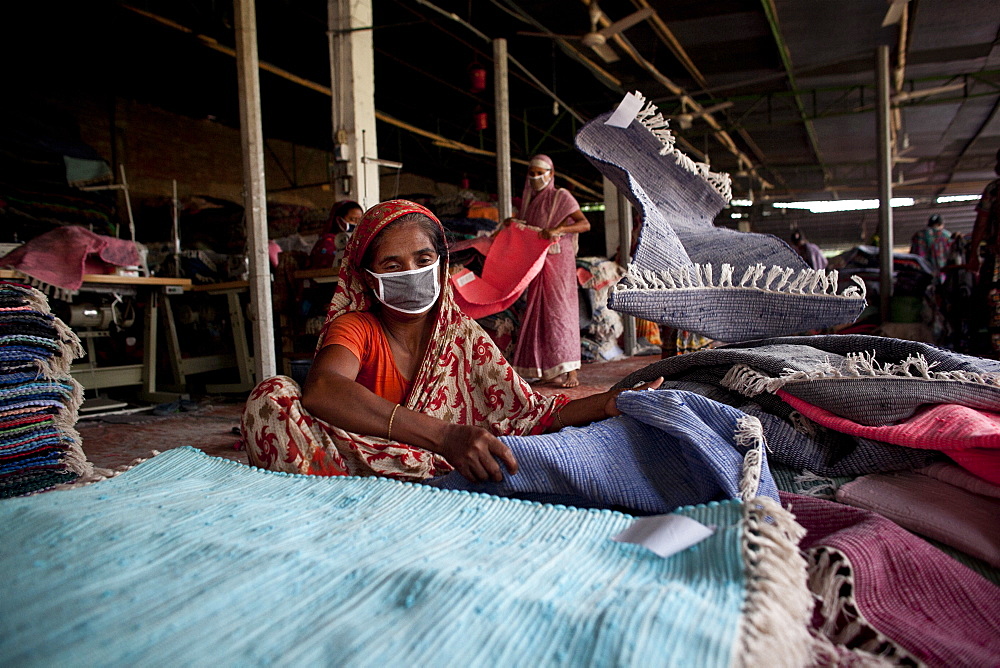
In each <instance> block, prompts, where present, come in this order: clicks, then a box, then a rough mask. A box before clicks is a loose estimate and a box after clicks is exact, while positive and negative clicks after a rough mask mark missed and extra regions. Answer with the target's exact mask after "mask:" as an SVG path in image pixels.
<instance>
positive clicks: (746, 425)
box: [736, 415, 766, 503]
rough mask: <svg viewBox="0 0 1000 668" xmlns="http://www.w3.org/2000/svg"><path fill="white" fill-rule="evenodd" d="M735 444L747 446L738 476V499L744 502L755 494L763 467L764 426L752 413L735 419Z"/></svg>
mask: <svg viewBox="0 0 1000 668" xmlns="http://www.w3.org/2000/svg"><path fill="white" fill-rule="evenodd" d="M736 445H738V446H740V447H743V448H747V453H746V455H744V456H743V473H742V475H741V476H740V499H741V500H742V501H743V502H744V503H746V502H748V501H750V500H751V499H753V498H754V497H755V496H757V492H758V490H759V488H760V477H761V475H762V470H763V467H764V447H765V446H766V442H765V441H764V428H763V426H762V425H761V424H760V420H758V419H757V418H756V417H754V416H753V415H746V416H744V417H741V418H740V419H738V420H737V421H736Z"/></svg>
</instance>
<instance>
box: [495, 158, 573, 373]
mask: <svg viewBox="0 0 1000 668" xmlns="http://www.w3.org/2000/svg"><path fill="white" fill-rule="evenodd" d="M519 215H520V218H521V219H522V220H524V221H526V222H527V223H528V224H529V225H534V226H535V227H539V228H541V232H539V236H541V237H543V238H545V239H551V240H552V242H553V243H552V246H551V247H550V248H549V254H548V255H547V256H546V258H545V265H544V266H543V267H542V270H541V272H539V274H538V276H536V277H535V279H534V280H533V281H532V282H531V284H530V285H528V290H527V299H528V307H527V310H526V311H525V313H524V318H523V320H522V322H521V332H520V334H519V336H518V340H517V348H516V349H515V351H514V357H513V360H512V362H513V365H514V369H515V370H516V371H517V372H518V373H519V374H521V376H523V377H524V378H541V379H542V380H544V381H549V382H552V383H554V384H555V385H558V386H560V387H576V386H577V385H579V384H580V381H579V380H578V379H577V374H576V372H577V369H579V368H580V304H579V302H578V301H577V284H576V283H577V281H576V249H577V245H578V243H577V235H578V234H580V233H581V232H586V231H587V230H589V229H590V223H589V222H588V221H587V218H586V217H585V216H584V215H583V212H582V211H581V210H580V205H579V204H577V201H576V198H574V197H573V196H572V195H571V194H570V193H569V191H568V190H566V189H565V188H556V186H555V168H554V166H553V164H552V159H551V158H549V157H548V156H546V155H536V156H535V157H533V158H532V159H531V161H530V163H529V164H528V178H527V179H525V182H524V195H523V196H522V198H521V207H520V211H519Z"/></svg>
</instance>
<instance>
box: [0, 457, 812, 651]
mask: <svg viewBox="0 0 1000 668" xmlns="http://www.w3.org/2000/svg"><path fill="white" fill-rule="evenodd" d="M678 512H680V513H682V514H684V515H687V516H690V517H692V518H694V519H696V520H698V521H699V522H702V523H704V524H707V525H714V526H715V527H717V529H716V532H715V534H714V535H713V536H711V537H710V538H709V539H707V540H706V541H704V542H702V543H699V544H698V545H696V546H694V547H692V548H689V549H688V550H685V551H683V552H681V553H678V554H676V555H674V556H672V557H670V558H668V559H661V558H660V557H657V556H656V555H655V554H653V553H652V552H650V551H648V550H646V549H645V548H643V547H639V546H636V545H629V544H622V543H617V542H614V541H612V540H611V537H612V536H614V535H616V534H617V533H619V532H620V531H622V530H623V529H624V528H625V527H627V526H628V525H629V524H630V523H631V522H632V521H633V518H631V517H630V516H628V515H623V514H621V513H615V512H611V511H607V510H600V511H599V510H581V509H575V508H566V507H558V506H551V505H542V504H537V503H530V502H525V501H518V500H513V499H501V498H497V497H492V496H487V495H481V494H470V493H467V492H453V491H444V490H437V489H433V488H429V487H426V486H423V485H414V484H407V483H400V482H396V481H392V480H387V479H378V478H316V477H307V476H293V475H287V474H280V473H272V472H266V471H261V470H258V469H253V468H250V467H246V466H243V465H241V464H238V463H236V462H232V461H229V460H225V459H220V458H213V457H209V456H207V455H205V454H203V453H201V452H199V451H197V450H194V449H191V448H178V449H175V450H170V451H167V452H166V453H164V454H162V455H158V456H156V457H154V458H152V459H151V460H148V461H146V462H144V463H142V464H140V465H138V466H137V467H135V468H133V469H130V470H129V471H126V472H125V473H123V474H121V475H119V476H117V477H114V478H111V479H108V480H104V481H101V482H98V483H95V484H92V485H89V486H83V487H80V488H77V489H71V490H68V491H58V492H49V493H46V494H40V495H36V496H32V497H25V498H17V499H8V500H5V501H2V502H0V526H2V527H4V529H3V533H4V535H3V540H2V541H0V568H2V571H3V573H4V576H5V577H4V585H3V587H4V591H3V595H2V596H0V662H2V663H3V664H5V665H21V666H54V665H81V666H85V665H101V666H125V665H127V666H135V665H147V666H148V665H162V666H165V665H247V664H253V665H261V664H267V665H271V664H279V665H338V666H343V665H348V666H395V665H414V664H416V665H456V666H458V665H515V664H522V665H553V664H562V665H566V664H569V665H643V666H646V665H697V666H729V665H734V664H737V665H753V664H754V663H756V662H760V661H763V660H765V658H766V657H768V656H769V655H770V654H771V653H773V652H774V648H776V647H780V650H781V651H780V655H781V658H782V659H784V660H785V661H786V662H787V665H802V664H803V663H805V662H806V660H807V652H808V646H809V642H810V641H809V635H808V632H807V630H806V624H807V623H808V619H809V615H810V611H811V599H810V597H809V594H808V591H807V589H806V586H805V562H804V560H803V559H802V557H801V556H800V555H799V553H798V551H797V549H796V545H797V542H798V539H799V537H800V536H801V533H800V532H801V528H800V527H799V526H798V525H797V524H795V523H794V521H793V520H792V519H791V518H790V516H789V515H788V514H787V513H786V512H785V511H784V510H782V509H781V508H780V507H779V506H777V504H775V503H773V502H772V501H771V500H770V499H766V498H764V499H760V500H755V501H754V502H753V503H752V504H743V503H741V502H739V501H727V502H722V503H712V504H708V505H704V506H697V507H687V508H683V509H680V510H679V511H678ZM765 516H767V517H768V518H769V520H771V521H766V520H765V519H764V518H765ZM768 633H771V634H772V635H768ZM773 634H777V635H773Z"/></svg>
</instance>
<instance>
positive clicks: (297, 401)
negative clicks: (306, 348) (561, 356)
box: [241, 200, 569, 481]
mask: <svg viewBox="0 0 1000 668" xmlns="http://www.w3.org/2000/svg"><path fill="white" fill-rule="evenodd" d="M410 213H421V214H423V215H425V216H427V217H428V218H430V219H431V220H433V221H434V222H435V223H437V224H438V225H439V226H440V224H441V223H440V221H438V219H437V218H436V217H435V216H434V214H432V213H431V212H430V211H429V210H427V209H425V208H424V207H422V206H420V205H419V204H415V203H413V202H408V201H406V200H392V201H388V202H382V203H380V204H377V205H376V206H374V207H372V208H371V209H369V210H368V211H367V212H366V213H365V216H364V218H362V220H361V223H360V224H359V225H358V229H357V230H356V231H355V233H354V235H353V236H352V237H351V241H350V243H349V244H348V247H347V249H346V253H345V256H344V261H343V263H342V264H341V267H340V273H339V275H338V280H337V288H336V291H335V293H334V295H333V299H332V300H331V302H330V306H329V309H328V311H327V317H326V322H325V324H324V326H323V331H322V332H321V333H320V337H319V340H320V342H322V341H323V339H324V335H325V332H326V329H327V327H329V324H330V323H331V322H332V321H333V320H335V319H336V318H338V317H340V316H341V315H343V314H345V313H348V312H351V311H367V310H369V309H370V308H371V306H372V298H371V295H370V294H369V293H368V290H367V288H366V287H365V284H364V282H363V281H362V278H361V272H362V271H363V270H362V268H361V261H362V258H363V257H364V254H365V251H366V250H367V248H368V246H369V245H370V243H371V242H372V241H373V240H374V239H375V237H377V236H378V234H379V233H380V232H381V231H382V230H383V229H385V227H386V226H387V225H389V224H390V223H392V222H393V221H395V220H396V219H398V218H400V217H401V216H404V215H406V214H410ZM445 259H447V258H445ZM436 308H437V315H436V319H435V323H434V330H433V333H432V335H431V342H430V344H429V345H428V347H427V351H426V352H425V354H424V358H423V361H422V362H421V364H420V368H419V369H418V371H417V374H416V376H415V377H414V379H413V383H412V386H411V388H410V392H409V394H408V395H407V397H406V399H405V401H404V403H403V405H404V406H405V407H406V408H409V409H411V410H414V411H419V412H421V413H425V414H427V415H431V416H434V417H437V418H440V419H442V420H445V421H446V422H453V423H457V424H473V425H478V426H481V427H483V428H485V429H487V430H489V431H490V432H491V433H493V434H495V435H497V436H503V435H519V436H523V435H527V434H538V433H542V432H543V431H545V430H546V429H547V428H548V427H549V425H551V424H552V421H553V420H554V419H555V414H556V412H558V411H559V410H560V409H561V408H562V407H563V406H564V405H565V404H566V403H568V402H569V400H568V399H567V398H566V397H564V396H558V397H544V396H542V395H540V394H537V393H535V392H533V391H532V390H531V387H530V386H529V385H528V384H527V383H526V382H525V381H524V380H523V379H522V378H521V377H520V376H519V375H518V374H517V373H515V371H514V369H513V367H511V365H510V364H509V363H508V362H507V360H506V359H504V357H503V355H502V354H501V353H500V351H499V350H498V349H497V347H496V346H495V345H494V343H493V341H492V339H490V337H489V336H488V335H487V334H486V332H485V331H483V329H482V328H481V327H480V326H479V325H478V324H477V323H476V322H475V321H474V320H472V319H470V318H469V317H468V316H466V315H465V314H464V313H462V311H461V310H460V309H459V308H458V306H456V304H455V301H454V298H453V296H452V291H451V286H450V284H449V282H448V281H444V282H443V285H442V290H441V298H440V301H439V303H438V306H437V307H436ZM320 345H322V343H321V344H320ZM241 429H242V433H243V440H244V442H245V443H246V447H247V452H248V455H249V457H250V463H251V464H252V465H254V466H258V467H261V468H265V469H270V470H274V471H285V472H289V473H303V474H310V475H381V476H390V477H393V478H398V479H401V480H410V481H414V480H422V479H424V478H428V477H433V476H436V475H440V474H443V473H447V472H449V471H451V470H452V467H451V466H450V465H449V464H448V462H446V461H445V460H444V458H443V457H441V456H440V455H437V454H435V453H432V452H429V451H427V450H424V449H422V448H418V447H415V446H412V445H408V444H406V443H400V442H398V441H387V440H386V439H384V438H379V437H375V436H366V435H363V434H355V433H351V432H348V431H345V430H343V429H340V428H338V427H335V426H333V425H330V424H328V423H326V422H324V421H322V420H320V419H319V418H317V417H315V416H313V415H310V414H309V413H308V412H307V411H306V410H305V409H304V408H303V407H302V404H301V389H300V388H299V386H298V385H297V384H296V383H295V381H293V380H292V379H291V378H288V377H286V376H275V377H273V378H268V379H266V380H264V381H263V382H261V383H260V384H258V385H257V387H256V388H254V390H253V392H251V394H250V397H249V399H248V400H247V405H246V408H245V410H244V413H243V420H242V424H241Z"/></svg>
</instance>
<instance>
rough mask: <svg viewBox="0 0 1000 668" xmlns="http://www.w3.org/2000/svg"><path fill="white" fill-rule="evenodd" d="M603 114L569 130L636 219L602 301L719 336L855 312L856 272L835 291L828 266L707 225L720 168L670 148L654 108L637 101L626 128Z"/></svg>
mask: <svg viewBox="0 0 1000 668" xmlns="http://www.w3.org/2000/svg"><path fill="white" fill-rule="evenodd" d="M636 98H638V100H639V101H642V98H641V96H633V97H632V98H631V100H632V101H633V102H635V101H636ZM628 101H629V98H626V101H625V102H623V105H627V103H628ZM612 115H613V114H612V113H607V114H603V115H601V116H598V117H597V118H595V119H594V120H592V121H591V122H589V123H587V125H585V126H584V127H583V128H582V129H581V130H580V132H579V133H578V134H577V136H576V146H577V148H578V149H579V150H580V151H581V152H582V153H583V154H584V155H585V156H587V158H588V159H589V160H590V161H591V162H592V163H593V164H594V166H596V167H597V169H598V170H599V171H600V172H601V173H602V174H603V175H604V176H606V177H607V178H608V179H609V180H610V181H611V182H612V183H614V184H615V186H617V188H618V190H619V191H620V192H621V193H623V194H624V195H625V196H626V197H627V198H628V199H629V200H630V201H631V202H632V204H633V206H635V207H636V208H637V209H638V211H639V213H640V214H641V217H642V220H643V226H642V231H641V233H640V235H639V242H638V246H637V247H636V250H635V255H634V257H633V259H632V262H631V263H630V264H629V267H628V271H627V273H626V275H625V277H624V278H623V279H622V280H621V281H620V282H619V283H618V284H617V285H616V286H615V287H614V288H613V289H612V292H611V295H610V296H609V298H608V304H609V306H610V307H611V308H613V309H615V310H617V311H621V312H623V313H628V314H631V315H634V316H637V317H640V318H644V319H646V320H651V321H653V322H657V323H661V324H665V325H669V326H671V327H675V328H677V329H682V330H687V331H691V332H696V333H698V334H702V335H704V336H707V337H710V338H712V339H716V340H718V341H726V342H737V341H747V340H750V339H756V338H763V337H769V336H780V335H786V334H797V333H801V332H805V331H808V330H814V329H818V328H824V327H830V326H833V325H838V324H843V323H849V322H853V321H854V320H855V319H857V317H858V316H859V315H860V314H861V311H862V310H863V309H864V307H865V303H866V302H865V287H864V284H863V283H862V282H861V281H860V279H857V280H856V283H857V285H852V286H849V287H845V288H843V289H841V287H840V286H839V277H838V274H837V272H836V271H830V272H826V271H822V270H814V269H810V268H809V267H807V266H806V265H805V263H804V262H803V261H802V260H801V258H799V256H798V254H797V253H796V252H795V251H794V250H792V249H791V248H790V247H789V246H788V245H787V244H785V243H784V242H783V241H781V240H780V239H778V238H777V237H774V236H771V235H765V234H750V233H744V232H736V231H734V230H729V229H724V228H719V227H715V226H714V225H713V222H712V221H713V220H714V218H715V216H716V214H718V212H719V211H721V210H722V208H723V207H724V206H725V205H726V204H727V203H728V202H729V200H730V198H731V192H730V178H729V175H728V174H724V173H718V172H712V171H710V170H709V168H708V165H706V164H704V163H697V162H694V161H693V160H691V158H689V157H688V156H686V155H685V154H683V153H681V152H680V151H679V150H677V149H676V148H674V137H673V135H672V134H671V133H670V131H669V130H668V129H667V123H666V121H665V120H664V119H663V117H662V116H661V115H660V114H659V113H657V111H656V107H654V106H653V105H652V104H647V105H646V106H645V107H644V108H642V109H641V110H640V111H639V112H638V113H637V114H635V115H633V116H632V120H630V121H629V120H628V116H629V115H628V114H625V120H624V121H623V122H621V123H620V124H623V125H624V124H625V123H626V122H627V123H628V124H627V126H626V127H616V126H615V125H611V124H608V123H607V121H608V120H609V119H611V118H612ZM614 116H615V117H616V118H617V117H620V116H621V114H618V113H616V114H614Z"/></svg>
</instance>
